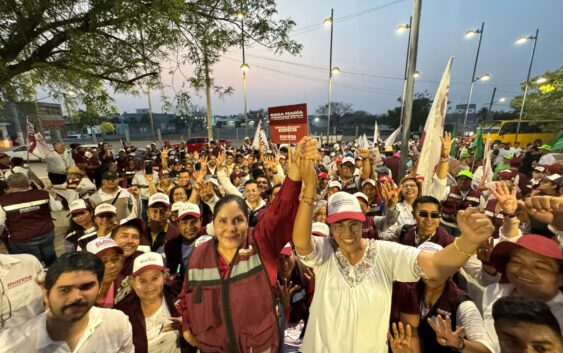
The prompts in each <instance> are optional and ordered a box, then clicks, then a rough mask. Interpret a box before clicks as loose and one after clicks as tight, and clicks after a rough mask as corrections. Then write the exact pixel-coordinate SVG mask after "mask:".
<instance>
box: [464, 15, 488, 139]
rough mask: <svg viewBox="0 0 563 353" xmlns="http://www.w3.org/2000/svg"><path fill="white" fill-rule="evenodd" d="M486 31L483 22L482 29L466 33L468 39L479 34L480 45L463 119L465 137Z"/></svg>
mask: <svg viewBox="0 0 563 353" xmlns="http://www.w3.org/2000/svg"><path fill="white" fill-rule="evenodd" d="M484 29H485V22H482V23H481V29H471V30H469V31H467V32H465V37H466V38H473V37H474V36H475V35H476V34H479V44H478V45H477V54H476V55H475V64H474V65H473V74H472V75H471V86H470V87H469V97H468V98H467V106H466V107H465V117H464V118H463V130H462V135H463V136H465V126H466V124H467V115H468V114H469V104H470V103H471V95H472V94H473V84H474V83H475V81H477V79H475V72H476V71H477V62H478V61H479V52H480V51H481V40H482V39H483V31H484ZM482 77H483V76H482Z"/></svg>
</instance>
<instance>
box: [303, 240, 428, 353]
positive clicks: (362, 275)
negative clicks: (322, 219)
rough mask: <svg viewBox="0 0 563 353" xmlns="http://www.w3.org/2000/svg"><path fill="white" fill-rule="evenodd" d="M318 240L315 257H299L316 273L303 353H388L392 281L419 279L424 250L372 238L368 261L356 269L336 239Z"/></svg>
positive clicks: (360, 263) (358, 264) (366, 258)
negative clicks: (337, 244) (421, 253)
mask: <svg viewBox="0 0 563 353" xmlns="http://www.w3.org/2000/svg"><path fill="white" fill-rule="evenodd" d="M313 239H314V244H315V247H314V250H313V252H312V253H311V254H309V255H307V256H299V258H300V259H301V261H302V262H303V264H305V265H306V266H309V267H312V268H314V269H315V295H314V297H313V303H312V304H311V308H310V316H309V321H308V322H307V330H306V332H305V338H304V342H303V352H304V353H313V352H314V353H327V352H335V353H341V352H373V353H387V351H388V350H387V332H388V328H389V315H390V312H391V293H392V289H393V281H401V282H416V281H418V280H419V278H420V270H419V269H418V261H417V257H418V254H419V253H420V250H418V249H417V248H414V247H410V246H404V245H401V244H396V243H392V242H387V241H379V240H373V239H370V240H368V246H367V248H366V252H365V254H364V257H363V258H362V260H360V261H359V262H358V263H357V264H356V265H354V266H352V265H351V264H350V263H349V262H348V260H347V259H346V258H345V257H344V255H343V254H342V252H341V251H340V250H339V249H338V248H337V247H336V245H334V246H333V240H332V239H330V238H319V237H313ZM335 248H336V249H335Z"/></svg>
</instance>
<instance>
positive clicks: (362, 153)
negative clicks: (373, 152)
mask: <svg viewBox="0 0 563 353" xmlns="http://www.w3.org/2000/svg"><path fill="white" fill-rule="evenodd" d="M358 156H360V157H362V159H366V158H369V149H367V148H359V149H358Z"/></svg>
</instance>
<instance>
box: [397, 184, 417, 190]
mask: <svg viewBox="0 0 563 353" xmlns="http://www.w3.org/2000/svg"><path fill="white" fill-rule="evenodd" d="M401 186H402V188H403V189H408V188H411V189H416V188H417V186H416V184H403V185H401Z"/></svg>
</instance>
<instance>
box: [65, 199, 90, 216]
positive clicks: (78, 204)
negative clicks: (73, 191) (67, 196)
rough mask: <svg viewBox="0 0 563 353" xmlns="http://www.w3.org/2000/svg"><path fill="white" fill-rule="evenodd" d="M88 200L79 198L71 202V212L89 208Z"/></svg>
mask: <svg viewBox="0 0 563 353" xmlns="http://www.w3.org/2000/svg"><path fill="white" fill-rule="evenodd" d="M87 209H88V207H87V206H86V201H85V200H83V199H77V200H74V201H72V202H71V203H70V206H69V211H70V213H71V214H72V213H78V212H82V211H85V210H87Z"/></svg>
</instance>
